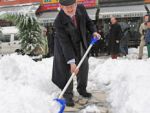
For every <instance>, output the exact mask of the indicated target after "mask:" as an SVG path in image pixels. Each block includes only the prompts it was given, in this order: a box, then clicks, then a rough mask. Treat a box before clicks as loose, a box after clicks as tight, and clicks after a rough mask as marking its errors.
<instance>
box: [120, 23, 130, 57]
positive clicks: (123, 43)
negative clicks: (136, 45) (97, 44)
mask: <svg viewBox="0 0 150 113" xmlns="http://www.w3.org/2000/svg"><path fill="white" fill-rule="evenodd" d="M129 32H130V26H129V25H128V24H127V23H123V25H122V34H123V36H122V37H121V40H120V52H121V54H122V55H123V56H126V55H127V54H128V39H129V37H130V33H129Z"/></svg>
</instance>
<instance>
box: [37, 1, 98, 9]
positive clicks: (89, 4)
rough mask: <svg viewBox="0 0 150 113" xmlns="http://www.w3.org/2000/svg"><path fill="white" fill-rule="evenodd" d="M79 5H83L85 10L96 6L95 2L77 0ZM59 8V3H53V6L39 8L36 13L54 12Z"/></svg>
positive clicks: (47, 5) (45, 5) (44, 5)
mask: <svg viewBox="0 0 150 113" xmlns="http://www.w3.org/2000/svg"><path fill="white" fill-rule="evenodd" d="M78 2H79V3H82V4H84V6H85V7H86V8H92V7H95V6H96V0H78ZM57 8H59V3H53V4H50V3H48V4H45V3H44V4H43V5H41V6H40V8H39V9H38V11H37V12H43V11H54V10H57Z"/></svg>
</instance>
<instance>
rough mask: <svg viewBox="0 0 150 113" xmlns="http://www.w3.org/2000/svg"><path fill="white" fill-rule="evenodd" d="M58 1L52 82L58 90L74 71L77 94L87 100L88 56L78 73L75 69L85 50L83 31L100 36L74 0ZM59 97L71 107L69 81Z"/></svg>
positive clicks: (82, 8)
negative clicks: (63, 92) (59, 8)
mask: <svg viewBox="0 0 150 113" xmlns="http://www.w3.org/2000/svg"><path fill="white" fill-rule="evenodd" d="M59 2H60V5H61V10H60V12H59V14H58V16H57V17H56V19H55V22H54V25H55V28H56V34H55V38H54V61H53V74H52V81H53V82H54V83H55V84H56V85H57V86H58V87H59V88H60V89H61V90H62V89H63V88H64V86H65V85H66V83H67V81H68V80H69V78H70V75H71V73H73V72H75V73H76V75H77V90H78V92H79V94H80V95H81V96H83V97H87V98H90V97H91V96H92V95H91V93H88V92H87V90H86V87H87V80H88V69H89V65H88V57H87V58H86V59H85V60H84V62H83V64H82V66H81V68H80V70H79V69H77V70H76V67H77V64H78V63H79V61H80V59H81V57H82V56H83V54H84V53H85V51H86V49H87V48H88V43H87V38H86V32H87V30H89V31H90V32H91V34H93V35H94V36H95V37H100V35H99V34H98V33H97V30H96V27H95V26H94V24H93V22H92V21H91V19H90V18H89V16H88V14H87V12H86V9H85V7H84V6H83V5H81V4H80V5H77V3H76V0H60V1H59ZM63 97H64V98H65V99H66V105H67V106H74V101H73V99H72V98H73V82H72V83H71V85H70V86H69V87H68V89H67V91H66V92H65V94H64V95H63Z"/></svg>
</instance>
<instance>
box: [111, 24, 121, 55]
mask: <svg viewBox="0 0 150 113" xmlns="http://www.w3.org/2000/svg"><path fill="white" fill-rule="evenodd" d="M121 37H122V29H121V26H120V25H119V24H118V23H116V24H112V25H111V27H110V31H109V49H110V53H111V54H114V55H115V54H118V53H119V52H120V49H119V43H117V42H116V41H119V42H120V39H121Z"/></svg>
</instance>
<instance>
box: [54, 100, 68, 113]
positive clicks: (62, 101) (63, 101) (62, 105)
mask: <svg viewBox="0 0 150 113" xmlns="http://www.w3.org/2000/svg"><path fill="white" fill-rule="evenodd" d="M55 101H57V102H58V103H59V104H60V105H61V108H60V111H59V113H63V112H64V110H65V107H66V101H65V100H64V99H55Z"/></svg>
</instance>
